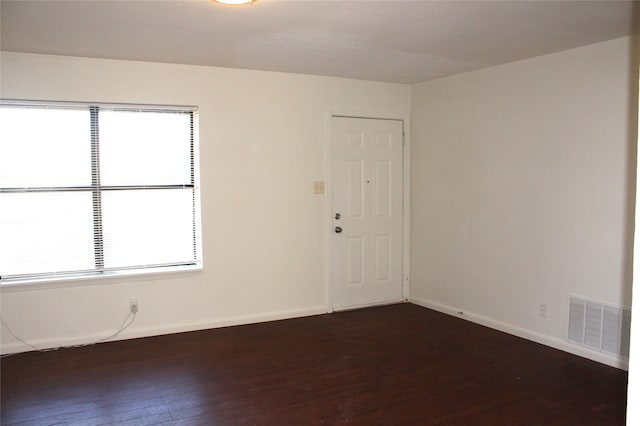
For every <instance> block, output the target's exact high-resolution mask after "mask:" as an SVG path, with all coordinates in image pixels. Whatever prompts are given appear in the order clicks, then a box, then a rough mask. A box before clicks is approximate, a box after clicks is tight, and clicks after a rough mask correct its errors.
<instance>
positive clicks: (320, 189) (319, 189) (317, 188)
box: [313, 180, 324, 194]
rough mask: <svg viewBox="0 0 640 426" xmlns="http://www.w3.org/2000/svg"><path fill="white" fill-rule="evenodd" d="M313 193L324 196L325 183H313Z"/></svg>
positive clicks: (320, 181) (319, 181)
mask: <svg viewBox="0 0 640 426" xmlns="http://www.w3.org/2000/svg"><path fill="white" fill-rule="evenodd" d="M313 193H314V194H324V181H322V180H318V181H315V182H313Z"/></svg>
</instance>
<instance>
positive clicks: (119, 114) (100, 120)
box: [0, 102, 200, 282]
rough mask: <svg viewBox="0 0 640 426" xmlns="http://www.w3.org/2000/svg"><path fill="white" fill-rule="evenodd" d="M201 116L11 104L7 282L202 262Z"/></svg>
mask: <svg viewBox="0 0 640 426" xmlns="http://www.w3.org/2000/svg"><path fill="white" fill-rule="evenodd" d="M196 118H197V117H196V111H195V109H192V108H166V107H157V108H155V107H144V108H140V107H132V106H117V107H116V106H103V105H60V104H47V105H43V104H24V103H20V104H17V103H10V102H4V103H3V104H1V105H0V241H1V242H0V276H1V277H2V282H8V281H12V280H25V279H27V280H28V279H32V278H38V279H43V278H44V279H46V278H48V277H60V276H85V275H104V274H108V273H122V272H126V271H130V270H138V271H140V270H148V271H156V270H158V269H162V268H167V267H172V268H176V267H189V266H197V265H199V264H200V250H199V237H200V229H199V221H198V217H199V214H198V211H197V208H198V206H199V200H198V185H197V180H198V176H197V173H196V170H197V164H196V161H197V158H196V157H197V156H196V154H197V149H196V148H197V147H196V142H197V140H196V135H195V128H196V126H195V120H196Z"/></svg>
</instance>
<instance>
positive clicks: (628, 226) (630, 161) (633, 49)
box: [622, 2, 640, 307]
mask: <svg viewBox="0 0 640 426" xmlns="http://www.w3.org/2000/svg"><path fill="white" fill-rule="evenodd" d="M631 20H632V25H633V28H640V2H634V3H633V12H632V17H631ZM629 49H630V51H629V57H630V61H629V66H630V67H631V69H630V70H629V90H628V94H629V95H628V102H629V108H628V109H627V110H628V114H629V117H628V119H627V122H628V123H629V133H628V138H629V140H628V143H627V197H626V206H625V215H626V217H625V221H624V223H625V232H624V235H625V237H624V238H625V239H624V249H625V250H624V253H625V256H624V259H623V262H624V264H623V265H622V267H623V275H622V278H623V285H624V292H623V294H624V300H623V303H622V304H623V305H625V306H629V307H630V306H631V292H632V287H633V251H634V241H633V235H634V232H635V205H636V173H637V150H638V103H639V99H638V91H639V88H638V82H639V80H640V35H636V36H635V37H632V39H631V45H630V46H629ZM638 249H640V247H639V248H638ZM637 286H638V289H640V283H638V284H637Z"/></svg>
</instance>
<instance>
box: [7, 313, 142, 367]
mask: <svg viewBox="0 0 640 426" xmlns="http://www.w3.org/2000/svg"><path fill="white" fill-rule="evenodd" d="M136 314H137V312H134V311H131V312H129V315H127V316H126V317H125V319H124V321H122V324H121V325H120V328H118V330H117V331H115V332H114V333H113V334H111V335H109V336H107V337H103V338H101V339H98V340H95V341H93V342H89V343H81V344H79V345H67V346H58V347H55V348H38V347H37V346H34V345H32V344H31V343H29V342H25V341H24V340H23V339H21V338H20V337H19V336H18V335H16V333H14V332H13V330H12V329H11V327H9V325H8V324H7V323H6V322H4V318H2V317H0V322H1V323H2V326H3V327H4V328H5V329H6V330H7V331H8V332H9V334H11V335H12V336H13V337H14V338H15V339H16V340H17V341H19V342H21V343H22V344H24V345H25V346H28V347H30V348H32V349H34V350H36V351H38V352H50V351H57V350H58V349H67V348H82V347H84V346H91V345H95V344H97V343H102V342H106V341H107V340H111V339H114V338H116V337H118V336H119V335H120V333H122V332H123V331H125V330H126V329H127V328H129V326H130V325H131V324H133V322H134V321H135V319H136ZM18 353H21V352H15V353H10V354H4V355H1V356H0V358H4V357H7V356H11V355H16V354H18Z"/></svg>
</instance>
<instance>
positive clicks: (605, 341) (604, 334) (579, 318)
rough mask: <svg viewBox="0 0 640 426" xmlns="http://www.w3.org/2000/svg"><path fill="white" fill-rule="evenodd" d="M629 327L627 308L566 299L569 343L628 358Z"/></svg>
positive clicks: (629, 316)
mask: <svg viewBox="0 0 640 426" xmlns="http://www.w3.org/2000/svg"><path fill="white" fill-rule="evenodd" d="M630 330H631V312H630V311H629V310H628V309H623V308H620V307H616V306H610V305H605V304H604V303H601V302H594V301H592V300H586V299H581V298H578V297H573V296H572V297H571V298H570V300H569V336H568V337H569V341H570V342H573V343H578V344H580V345H584V346H587V347H589V348H591V349H595V350H598V351H602V352H607V353H610V354H613V355H619V356H622V357H625V358H628V357H629V332H630Z"/></svg>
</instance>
